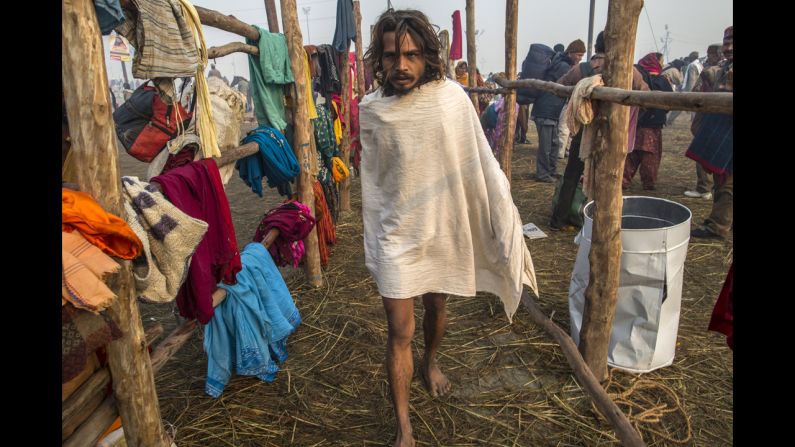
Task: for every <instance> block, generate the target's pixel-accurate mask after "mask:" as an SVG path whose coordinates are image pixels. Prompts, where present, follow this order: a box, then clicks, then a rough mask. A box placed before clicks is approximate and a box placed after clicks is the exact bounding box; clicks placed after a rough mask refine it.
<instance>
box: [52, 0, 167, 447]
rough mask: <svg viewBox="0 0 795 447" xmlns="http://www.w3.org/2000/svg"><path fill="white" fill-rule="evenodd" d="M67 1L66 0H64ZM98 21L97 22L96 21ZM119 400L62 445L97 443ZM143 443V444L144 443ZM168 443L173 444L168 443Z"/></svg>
mask: <svg viewBox="0 0 795 447" xmlns="http://www.w3.org/2000/svg"><path fill="white" fill-rule="evenodd" d="M64 3H65V2H64ZM95 23H96V22H95ZM116 408H117V402H116V399H114V398H113V396H108V397H106V398H105V400H104V401H102V404H100V405H99V407H97V409H96V410H94V412H93V413H91V416H89V417H88V419H86V421H85V422H83V423H82V424H81V425H80V427H78V429H77V430H75V432H74V433H72V436H70V437H69V439H67V440H66V441H64V443H63V444H62V447H86V446H92V445H96V443H97V441H98V440H99V437H100V436H102V434H103V433H105V430H107V429H108V427H110V424H112V423H113V421H115V420H116V418H117V417H119V413H118V411H117V409H116ZM122 426H124V438H125V440H126V439H129V436H130V435H129V434H127V432H128V431H130V430H132V428H130V427H129V426H128V425H126V424H125V423H124V417H122ZM142 445H143V444H142ZM166 445H169V446H170V445H171V444H170V443H169V444H166Z"/></svg>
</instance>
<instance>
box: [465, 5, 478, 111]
mask: <svg viewBox="0 0 795 447" xmlns="http://www.w3.org/2000/svg"><path fill="white" fill-rule="evenodd" d="M466 13H467V66H468V67H469V87H477V86H478V78H477V76H478V58H477V48H476V46H475V0H467V6H466ZM469 97H470V98H472V104H473V105H474V106H475V112H480V106H479V105H478V94H477V92H473V91H470V92H469ZM478 114H480V113H478Z"/></svg>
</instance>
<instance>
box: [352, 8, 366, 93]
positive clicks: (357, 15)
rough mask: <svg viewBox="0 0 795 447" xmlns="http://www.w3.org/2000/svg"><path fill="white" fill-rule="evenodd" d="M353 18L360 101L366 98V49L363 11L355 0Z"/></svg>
mask: <svg viewBox="0 0 795 447" xmlns="http://www.w3.org/2000/svg"><path fill="white" fill-rule="evenodd" d="M353 18H354V20H355V21H356V95H357V96H358V97H359V101H361V100H362V98H364V93H365V90H366V89H365V87H366V86H365V85H364V62H363V56H362V55H363V54H364V47H363V46H362V11H361V7H360V5H359V0H353Z"/></svg>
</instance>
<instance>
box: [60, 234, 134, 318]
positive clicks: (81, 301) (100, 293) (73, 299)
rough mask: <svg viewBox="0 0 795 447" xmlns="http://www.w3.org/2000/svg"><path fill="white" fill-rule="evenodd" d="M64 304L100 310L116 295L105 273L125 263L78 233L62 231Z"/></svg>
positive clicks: (62, 296)
mask: <svg viewBox="0 0 795 447" xmlns="http://www.w3.org/2000/svg"><path fill="white" fill-rule="evenodd" d="M61 260H62V262H63V264H62V267H63V276H62V280H61V304H62V305H64V304H66V303H67V302H68V303H71V304H72V305H73V306H75V307H77V308H80V309H84V310H87V311H89V312H93V313H95V314H96V313H98V312H100V311H102V310H105V309H106V308H107V307H108V306H110V305H111V304H112V303H113V299H114V298H116V294H115V293H113V291H112V290H110V289H109V288H108V286H107V285H105V276H106V275H107V274H109V273H116V272H118V271H119V269H120V268H121V266H120V265H119V264H117V263H116V261H114V260H113V259H111V258H110V256H108V255H106V254H105V253H102V250H100V249H99V248H97V247H95V246H94V245H92V244H91V243H90V242H88V241H87V240H85V238H83V236H81V235H80V233H78V232H74V233H65V232H62V233H61Z"/></svg>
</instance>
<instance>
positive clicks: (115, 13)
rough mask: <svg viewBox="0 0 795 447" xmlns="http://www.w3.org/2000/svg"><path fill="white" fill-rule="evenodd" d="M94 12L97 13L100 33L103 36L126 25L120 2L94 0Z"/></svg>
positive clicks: (117, 0)
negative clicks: (123, 24)
mask: <svg viewBox="0 0 795 447" xmlns="http://www.w3.org/2000/svg"><path fill="white" fill-rule="evenodd" d="M94 10H95V11H96V12H97V22H99V31H100V32H101V33H102V35H103V36H106V35H108V34H110V33H111V31H113V28H116V27H117V26H119V25H121V24H122V23H124V11H122V10H121V5H119V0H94Z"/></svg>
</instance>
